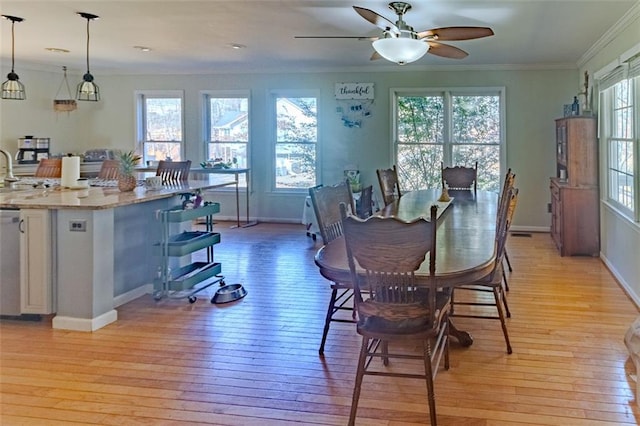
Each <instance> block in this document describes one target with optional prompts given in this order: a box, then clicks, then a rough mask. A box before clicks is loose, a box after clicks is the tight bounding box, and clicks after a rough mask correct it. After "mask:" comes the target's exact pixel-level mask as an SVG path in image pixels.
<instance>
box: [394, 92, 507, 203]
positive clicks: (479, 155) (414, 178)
mask: <svg viewBox="0 0 640 426" xmlns="http://www.w3.org/2000/svg"><path fill="white" fill-rule="evenodd" d="M448 94H450V97H448V96H447V95H448ZM396 99H397V105H396V109H397V116H396V129H397V145H396V164H397V167H398V174H399V178H400V186H401V187H402V188H406V189H407V190H416V189H422V188H438V187H439V186H440V185H441V176H440V175H441V171H440V166H441V163H444V164H445V165H461V166H467V167H473V166H474V165H475V162H476V161H478V187H479V188H481V189H484V190H492V191H498V190H499V189H500V183H501V177H500V149H501V145H500V144H501V129H500V126H501V125H502V123H501V122H500V101H501V95H473V96H468V95H464V96H462V95H455V94H451V93H450V92H445V93H444V94H443V95H431V96H398V97H397V98H396ZM446 99H451V102H446V101H445V100H446ZM447 126H450V128H449V127H447Z"/></svg>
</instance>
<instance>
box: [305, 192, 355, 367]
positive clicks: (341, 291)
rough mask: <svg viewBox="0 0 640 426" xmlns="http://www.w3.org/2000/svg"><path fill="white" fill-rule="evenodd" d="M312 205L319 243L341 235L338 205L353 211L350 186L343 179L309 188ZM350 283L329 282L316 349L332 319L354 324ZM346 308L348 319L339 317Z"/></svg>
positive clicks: (326, 242)
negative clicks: (339, 181)
mask: <svg viewBox="0 0 640 426" xmlns="http://www.w3.org/2000/svg"><path fill="white" fill-rule="evenodd" d="M309 196H310V197H311V204H312V205H313V210H314V213H315V215H316V221H317V223H318V228H319V230H320V236H321V237H322V243H323V244H325V245H326V244H328V243H329V242H331V241H333V240H335V239H336V238H338V237H341V236H342V217H341V215H340V204H344V205H345V206H348V208H349V210H350V211H352V212H353V211H355V206H354V202H353V197H352V195H351V187H350V186H349V184H348V183H347V182H346V181H345V182H342V183H339V184H337V185H333V186H322V185H318V186H314V187H312V188H309ZM352 299H353V285H352V284H351V283H350V282H349V283H338V282H332V283H331V298H330V299H329V306H328V308H327V313H326V316H325V322H324V329H323V332H322V340H321V342H320V348H319V349H318V352H319V353H320V355H322V354H324V347H325V344H326V341H327V335H328V334H329V328H330V325H331V322H348V323H354V322H355V320H354V315H355V311H354V310H353V304H352ZM344 311H349V312H350V313H351V315H350V316H349V318H344V316H340V315H339V313H340V312H344Z"/></svg>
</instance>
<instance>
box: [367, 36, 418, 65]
mask: <svg viewBox="0 0 640 426" xmlns="http://www.w3.org/2000/svg"><path fill="white" fill-rule="evenodd" d="M373 48H374V49H375V50H376V52H378V53H379V54H380V56H382V57H383V58H385V59H386V60H387V61H391V62H395V63H397V64H399V65H405V64H409V63H411V62H414V61H417V60H418V59H420V58H422V57H423V56H424V55H425V53H427V51H428V50H429V45H428V44H427V43H425V42H424V41H422V40H417V39H414V38H406V37H390V38H381V39H378V40H376V41H374V42H373Z"/></svg>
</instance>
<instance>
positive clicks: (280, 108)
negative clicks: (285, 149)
mask: <svg viewBox="0 0 640 426" xmlns="http://www.w3.org/2000/svg"><path fill="white" fill-rule="evenodd" d="M276 111H277V115H278V117H277V126H276V141H277V142H316V141H317V139H318V111H317V107H316V98H278V99H277V100H276Z"/></svg>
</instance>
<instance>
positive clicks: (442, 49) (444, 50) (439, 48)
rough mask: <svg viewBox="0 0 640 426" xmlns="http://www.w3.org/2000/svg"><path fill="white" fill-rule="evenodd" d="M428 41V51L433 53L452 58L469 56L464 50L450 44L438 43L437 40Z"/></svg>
mask: <svg viewBox="0 0 640 426" xmlns="http://www.w3.org/2000/svg"><path fill="white" fill-rule="evenodd" d="M427 43H428V44H429V50H428V51H427V53H431V54H432V55H436V56H441V57H443V58H451V59H462V58H466V57H467V56H469V54H468V53H467V52H465V51H464V50H462V49H458V48H457V47H454V46H450V45H448V44H442V43H436V42H435V41H428V42H427Z"/></svg>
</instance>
